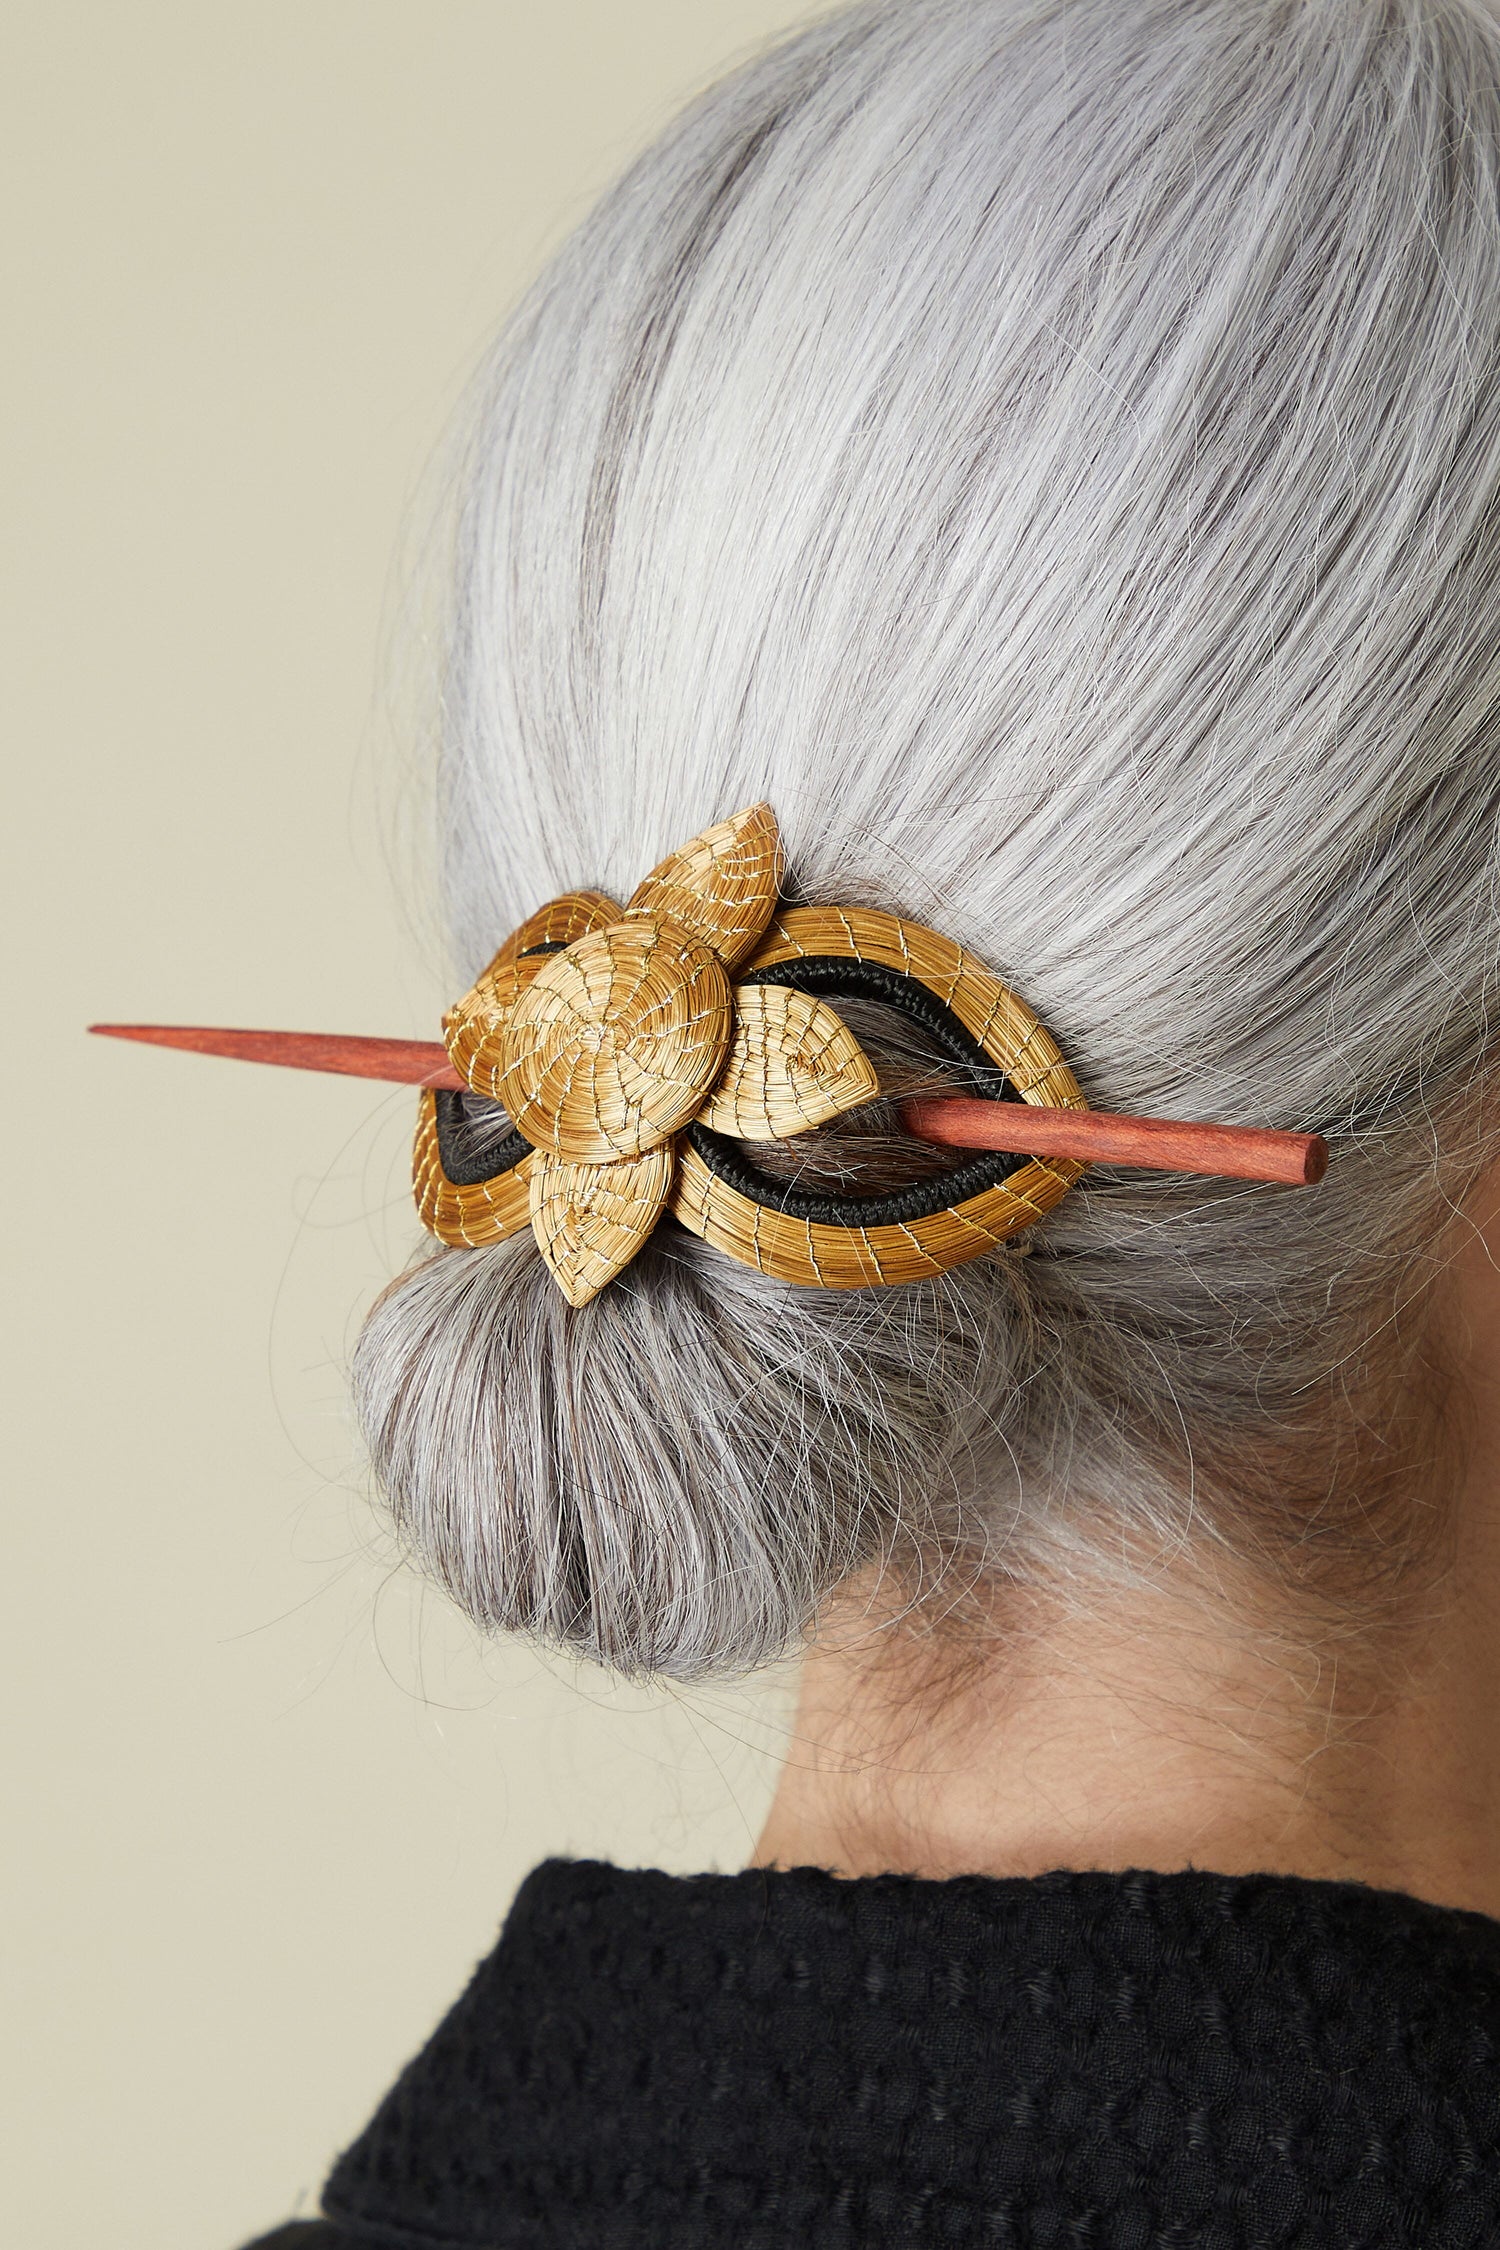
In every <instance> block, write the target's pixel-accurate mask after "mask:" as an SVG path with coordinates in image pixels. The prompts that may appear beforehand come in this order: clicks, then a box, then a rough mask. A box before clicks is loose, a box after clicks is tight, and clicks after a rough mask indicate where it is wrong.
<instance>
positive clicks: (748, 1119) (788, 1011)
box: [698, 984, 880, 1141]
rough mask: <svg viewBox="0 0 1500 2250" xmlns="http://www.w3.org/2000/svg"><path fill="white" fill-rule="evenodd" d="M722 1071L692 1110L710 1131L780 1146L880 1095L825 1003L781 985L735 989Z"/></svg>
mask: <svg viewBox="0 0 1500 2250" xmlns="http://www.w3.org/2000/svg"><path fill="white" fill-rule="evenodd" d="M734 1008H735V1023H734V1037H733V1039H732V1041H731V1043H730V1048H729V1055H728V1059H727V1060H726V1062H725V1065H724V1073H723V1076H722V1077H721V1078H720V1080H719V1082H718V1084H717V1085H716V1086H715V1088H714V1090H713V1092H712V1094H711V1095H710V1096H709V1098H708V1101H707V1103H706V1104H705V1105H704V1107H703V1108H702V1109H701V1110H700V1111H699V1112H698V1116H699V1121H700V1123H702V1124H704V1125H707V1126H708V1127H709V1128H710V1129H711V1130H712V1131H713V1132H715V1133H730V1134H733V1135H734V1136H735V1137H736V1138H737V1139H739V1140H742V1141H782V1140H787V1139H790V1137H791V1136H792V1135H793V1134H794V1133H805V1132H808V1131H810V1130H811V1128H812V1127H813V1126H815V1125H826V1124H827V1123H828V1120H829V1119H830V1118H832V1117H837V1116H838V1115H839V1114H840V1112H841V1111H843V1110H846V1109H857V1108H858V1107H859V1105H860V1103H861V1102H872V1101H874V1099H875V1097H876V1096H877V1094H878V1093H879V1091H880V1081H879V1079H878V1078H877V1077H876V1075H875V1066H874V1065H873V1063H872V1062H871V1061H870V1058H869V1056H868V1055H867V1054H866V1053H865V1051H864V1049H863V1048H862V1047H861V1045H860V1044H859V1041H858V1040H857V1039H856V1038H855V1036H854V1034H853V1032H852V1031H851V1030H850V1029H849V1027H848V1025H847V1024H846V1023H845V1022H844V1021H843V1019H842V1017H841V1016H839V1015H837V1014H836V1013H835V1012H834V1010H833V1009H832V1008H830V1007H829V1005H828V1003H827V1002H826V1001H825V1000H817V999H814V997H813V996H812V994H811V993H807V992H794V991H792V990H791V988H790V987H789V986H787V985H781V984H742V985H738V986H736V988H735V994H734Z"/></svg>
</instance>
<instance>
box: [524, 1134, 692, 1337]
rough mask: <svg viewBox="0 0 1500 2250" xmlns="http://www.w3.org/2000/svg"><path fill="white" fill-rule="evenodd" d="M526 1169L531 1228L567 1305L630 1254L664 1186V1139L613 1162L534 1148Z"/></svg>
mask: <svg viewBox="0 0 1500 2250" xmlns="http://www.w3.org/2000/svg"><path fill="white" fill-rule="evenodd" d="M529 1162H530V1167H531V1226H532V1232H533V1233H534V1234H535V1236H536V1239H537V1247H538V1248H539V1249H540V1251H541V1253H542V1256H543V1257H544V1258H545V1259H546V1261H547V1264H548V1266H549V1268H550V1269H551V1272H552V1276H553V1279H554V1280H555V1281H556V1283H557V1285H558V1287H559V1289H561V1291H562V1293H563V1295H564V1296H565V1297H566V1298H567V1300H568V1303H569V1304H570V1305H586V1304H587V1303H588V1301H589V1299H590V1298H591V1297H597V1296H598V1294H599V1292H600V1290H601V1289H602V1288H603V1287H604V1286H605V1284H606V1283H607V1282H610V1281H613V1279H614V1277H615V1275H616V1274H617V1273H619V1272H620V1271H621V1269H622V1268H623V1267H625V1266H628V1265H629V1263H630V1261H631V1259H632V1258H633V1257H634V1256H635V1255H636V1252H637V1251H638V1250H639V1249H640V1247H641V1245H642V1244H643V1243H644V1242H645V1240H646V1238H647V1236H648V1235H649V1234H650V1232H651V1230H652V1228H653V1227H654V1226H655V1224H656V1222H657V1220H658V1219H659V1218H660V1217H661V1214H662V1210H663V1208H664V1206H665V1204H666V1200H667V1196H668V1194H669V1193H670V1191H671V1186H672V1175H673V1173H674V1172H675V1170H676V1168H677V1167H676V1150H675V1148H673V1147H672V1146H671V1145H668V1146H665V1147H662V1148H654V1149H651V1150H650V1151H649V1152H648V1153H647V1154H646V1155H645V1156H629V1157H623V1158H622V1159H621V1160H620V1161H619V1162H618V1163H615V1164H569V1163H567V1162H566V1161H565V1160H564V1159H563V1158H562V1157H558V1156H548V1155H544V1154H538V1155H536V1156H534V1157H532V1158H531V1159H529Z"/></svg>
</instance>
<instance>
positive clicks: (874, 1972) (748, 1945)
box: [258, 1860, 1500, 2250]
mask: <svg viewBox="0 0 1500 2250" xmlns="http://www.w3.org/2000/svg"><path fill="white" fill-rule="evenodd" d="M323 2207H324V2210H325V2212H326V2213H327V2214H328V2217H327V2219H326V2220H324V2221H311V2222H304V2223H303V2224H301V2225H294V2226H291V2227H287V2228H284V2229H282V2230H281V2232H280V2233H278V2234H276V2235H274V2236H271V2237H269V2238H267V2240H266V2242H265V2243H264V2244H262V2245H260V2246H258V2250H272V2245H274V2246H275V2250H355V2246H356V2245H358V2246H366V2245H368V2246H369V2250H918V2246H920V2250H926V2246H927V2245H932V2246H933V2250H937V2246H938V2245H942V2246H944V2250H950V2246H952V2250H958V2246H962V2250H980V2246H981V2245H983V2246H985V2250H1044V2246H1045V2250H1252V2246H1253V2250H1272V2246H1273V2245H1274V2246H1275V2250H1313V2246H1314V2245H1316V2246H1317V2250H1325V2246H1328V2245H1337V2246H1339V2250H1356V2246H1359V2250H1392V2246H1393V2245H1397V2244H1412V2245H1420V2246H1421V2250H1480V2246H1485V2250H1497V2246H1500V1921H1495V1920H1492V1919H1491V1918H1490V1917H1489V1916H1487V1915H1482V1914H1472V1913H1464V1912H1461V1911H1459V1910H1457V1909H1455V1908H1447V1907H1436V1906H1429V1905H1426V1904H1423V1903H1421V1902H1420V1901H1418V1900H1416V1899H1413V1898H1408V1897H1406V1896H1405V1895H1404V1894H1402V1893H1398V1892H1394V1891H1380V1890H1372V1889H1369V1888H1368V1887H1366V1886H1365V1885H1363V1884H1359V1883H1325V1882H1311V1881H1306V1880H1303V1879H1302V1878H1300V1877H1296V1876H1287V1875H1250V1876H1224V1875H1212V1874H1202V1873H1198V1872H1193V1871H1189V1872H1186V1873H1178V1874H1154V1873H1149V1872H1140V1871H1137V1872H1134V1873H1130V1874H1123V1875H1121V1874H1073V1873H1058V1874H1050V1875H1041V1876H1037V1877H1033V1878H1024V1877H1017V1878H1006V1879H1003V1880H1000V1879H991V1878H989V1877H986V1876H977V1875H976V1876H960V1877H956V1878H955V1879H953V1880H952V1881H949V1882H927V1881H922V1880H919V1879H917V1878H914V1877H910V1876H899V1875H880V1876H873V1877H866V1878H861V1879H860V1880H857V1881H852V1882H849V1881H841V1880H838V1879H836V1878H834V1877H832V1876H829V1875H826V1874H823V1873H820V1872H818V1871H816V1870H813V1869H809V1868H801V1869H797V1870H796V1871H794V1872H792V1873H790V1874H786V1873H767V1872H764V1871H759V1870H752V1871H750V1872H747V1873H745V1874H739V1875H691V1876H673V1875H664V1874H660V1873H656V1872H652V1871H645V1872H634V1873H632V1872H627V1871H625V1870H622V1869H620V1868H615V1867H610V1866H604V1865H600V1864H598V1863H596V1862H591V1861H578V1862H575V1861H567V1860H548V1861H547V1862H546V1863H545V1864H544V1865H543V1866H541V1867H539V1868H537V1869H536V1870H535V1872H534V1873H533V1874H532V1875H530V1876H529V1877H528V1878H527V1880H526V1882H525V1883H524V1884H523V1885H522V1888H521V1890H520V1892H519V1894H518V1896H517V1898H516V1902H515V1905H514V1907H513V1908H512V1910H511V1913H510V1917H509V1919H508V1921H507V1922H506V1925H505V1928H504V1931H503V1932H502V1934H501V1938H500V1942H499V1944H498V1945H497V1947H496V1948H495V1951H494V1952H493V1953H492V1954H491V1955H490V1956H489V1958H488V1959H487V1960H486V1961H484V1962H483V1963H482V1964H481V1966H480V1968H479V1970H478V1971H477V1973H476V1975H475V1977H474V1979H473V1981H472V1983H471V1984H470V1986H469V1988H468V1990H467V1992H465V1993H464V1995H463V1997H462V1998H461V1999H460V2000H459V2001H458V2003H457V2005H456V2006H455V2007H454V2008H453V2009H452V2011H451V2012H450V2014H449V2015H448V2016H447V2017H446V2018H445V2019H444V2021H443V2022H442V2023H441V2024H440V2025H439V2027H438V2029H437V2031H436V2032H435V2033H434V2034H433V2037H432V2038H431V2040H430V2041H429V2042H428V2044H427V2046H426V2047H425V2048H424V2049H423V2051H422V2053H421V2054H419V2055H418V2056H417V2058H416V2060H415V2061H414V2062H413V2063H411V2064H410V2065H409V2066H408V2068H407V2069H406V2071H405V2072H404V2073H403V2075H402V2076H401V2078H400V2079H399V2080H398V2081H397V2083H396V2085H395V2086H394V2087H393V2088H392V2090H391V2092H390V2093H389V2094H388V2095H387V2096H386V2098H385V2100H384V2102H383V2103H382V2104H381V2106H380V2108H379V2109H378V2111H377V2112H376V2114H375V2117H374V2119H373V2120H372V2122H371V2123H370V2125H369V2126H368V2127H367V2129H366V2131H365V2132H364V2133H363V2134H362V2135H361V2137H360V2138H359V2140H357V2141H356V2142H355V2144H354V2146H353V2147H352V2148H351V2149H349V2150H348V2151H347V2152H346V2154H345V2155H344V2156H343V2157H341V2158H340V2160H339V2162H338V2164H337V2165H336V2166H335V2168H334V2171H333V2174H332V2177H331V2178H330V2180H329V2182H328V2185H327V2188H326V2190H325V2192H324V2198H323Z"/></svg>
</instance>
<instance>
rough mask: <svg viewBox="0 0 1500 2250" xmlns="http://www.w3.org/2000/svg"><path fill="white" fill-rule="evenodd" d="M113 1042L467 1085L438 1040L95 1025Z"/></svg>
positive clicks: (390, 1081) (395, 1081) (352, 1074)
mask: <svg viewBox="0 0 1500 2250" xmlns="http://www.w3.org/2000/svg"><path fill="white" fill-rule="evenodd" d="M89 1029H90V1031H97V1032H99V1033H101V1034H102V1035H103V1036H104V1037H105V1038H107V1039H142V1040H144V1041H145V1042H146V1044H147V1045H148V1046H152V1047H182V1048H185V1049H186V1051H187V1052H188V1053H189V1054H194V1055H229V1056H231V1057H233V1058H234V1060H236V1061H238V1062H257V1063H281V1064H284V1065H285V1067H286V1068H287V1069H288V1070H333V1071H337V1072H338V1073H339V1075H340V1076H341V1077H344V1078H380V1079H383V1080H384V1081H385V1082H386V1084H387V1085H392V1086H449V1087H452V1088H454V1089H455V1090H459V1089H461V1088H462V1087H463V1084H464V1081H463V1079H462V1078H460V1077H459V1075H458V1072H457V1071H456V1070H455V1069H454V1068H453V1065H452V1064H451V1063H450V1062H449V1060H448V1052H447V1049H446V1048H445V1047H440V1046H439V1045H438V1043H437V1041H436V1040H435V1039H361V1038H358V1037H356V1036H354V1035H353V1034H351V1033H347V1032H336V1031H223V1030H218V1029H214V1028H211V1027H208V1026H205V1025H202V1024H187V1023H91V1024H90V1025H89Z"/></svg>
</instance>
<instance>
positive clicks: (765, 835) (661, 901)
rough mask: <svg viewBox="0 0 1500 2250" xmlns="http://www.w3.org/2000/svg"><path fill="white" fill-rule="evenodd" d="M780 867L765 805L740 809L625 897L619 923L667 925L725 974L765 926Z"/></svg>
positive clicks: (747, 951)
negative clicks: (644, 920) (704, 950)
mask: <svg viewBox="0 0 1500 2250" xmlns="http://www.w3.org/2000/svg"><path fill="white" fill-rule="evenodd" d="M783 865H784V862H783V857H782V850H781V832H780V830H779V829H778V828H777V825H776V815H775V814H774V813H773V812H772V810H771V808H770V806H769V805H766V804H760V805H747V806H746V807H745V809H744V811H743V812H737V813H735V814H734V815H733V816H732V817H731V818H730V819H728V820H721V821H718V822H716V823H715V825H714V826H713V827H712V828H705V829H704V831H703V833H702V835H701V836H695V837H694V838H693V840H692V842H691V843H689V844H684V845H683V847H682V849H681V850H680V851H676V852H670V853H669V854H668V855H667V857H666V858H665V859H664V860H663V861H662V863H661V865H660V866H659V867H654V868H653V869H652V870H651V873H650V874H649V875H648V876H647V877H646V879H645V881H644V882H643V883H642V884H641V885H640V886H639V888H638V889H637V890H636V891H635V893H634V895H633V896H632V898H631V901H630V904H629V906H628V907H627V908H626V910H625V912H626V919H627V920H631V921H633V920H635V919H637V918H638V917H640V916H645V915H649V916H651V917H652V918H653V919H654V920H662V921H668V922H675V923H676V924H677V926H678V928H679V929H683V930H687V931H689V932H690V933H691V935H692V936H694V937H695V938H697V939H698V940H699V941H700V943H702V944H704V945H707V946H710V947H711V948H712V949H713V951H714V952H715V953H716V954H717V955H718V956H719V959H720V960H721V961H722V962H723V963H724V966H725V967H726V968H729V969H732V968H734V967H736V966H737V965H738V963H739V962H741V961H743V960H745V959H746V957H747V956H748V955H749V954H750V953H752V952H753V951H754V949H755V947H756V946H757V945H758V944H759V942H760V939H761V936H762V935H763V933H764V932H765V930H766V929H767V927H768V926H769V924H770V920H771V916H772V915H773V914H774V913H775V911H776V901H777V898H778V897H779V895H780V891H781V877H782V872H783Z"/></svg>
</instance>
